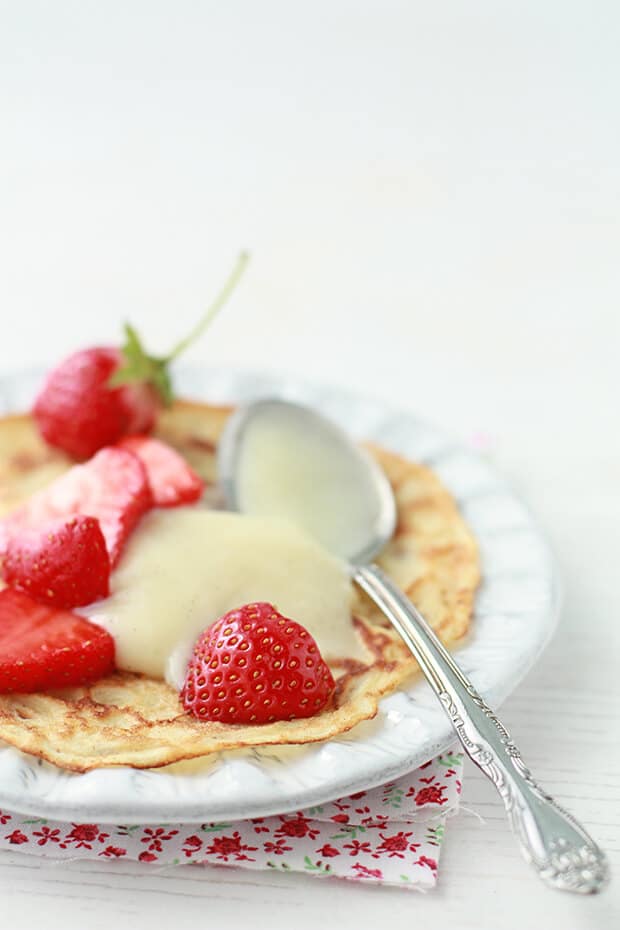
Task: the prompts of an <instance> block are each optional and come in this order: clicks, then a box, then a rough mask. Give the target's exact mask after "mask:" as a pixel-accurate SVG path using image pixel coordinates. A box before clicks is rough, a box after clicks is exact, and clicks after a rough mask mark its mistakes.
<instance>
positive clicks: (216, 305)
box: [166, 252, 250, 362]
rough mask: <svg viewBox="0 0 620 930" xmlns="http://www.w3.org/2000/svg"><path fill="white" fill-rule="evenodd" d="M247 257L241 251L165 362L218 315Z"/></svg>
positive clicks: (181, 350)
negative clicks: (206, 308)
mask: <svg viewBox="0 0 620 930" xmlns="http://www.w3.org/2000/svg"><path fill="white" fill-rule="evenodd" d="M249 259H250V256H249V255H248V253H247V252H241V254H240V255H239V257H238V259H237V262H236V264H235V267H234V268H233V270H232V271H231V273H230V275H229V277H228V280H227V281H226V283H225V284H224V287H223V288H222V290H221V291H220V292H219V294H218V295H217V297H216V298H215V300H214V301H213V303H212V304H211V306H210V307H209V309H208V310H207V312H206V313H205V315H204V316H203V318H202V319H201V320H200V321H199V322H198V324H197V325H196V326H195V327H194V328H193V330H192V331H191V333H189V335H188V336H186V337H185V339H181V341H180V342H179V343H177V345H176V346H175V347H174V349H173V350H172V352H170V354H169V355H167V356H166V361H167V362H172V361H173V360H174V359H175V358H178V357H179V355H181V353H182V352H185V350H186V349H187V348H188V347H189V346H190V345H191V344H192V343H193V342H196V341H197V340H198V339H200V337H201V336H202V334H203V333H204V331H205V329H206V328H207V327H208V326H209V324H210V323H212V322H213V320H214V319H215V317H216V316H217V315H218V313H219V312H220V310H221V309H222V307H223V306H224V304H225V303H226V301H227V300H228V298H229V297H230V295H231V294H232V292H233V291H234V289H235V288H236V286H237V284H238V283H239V280H240V278H241V276H242V275H243V272H244V271H245V268H246V265H247V263H248V261H249Z"/></svg>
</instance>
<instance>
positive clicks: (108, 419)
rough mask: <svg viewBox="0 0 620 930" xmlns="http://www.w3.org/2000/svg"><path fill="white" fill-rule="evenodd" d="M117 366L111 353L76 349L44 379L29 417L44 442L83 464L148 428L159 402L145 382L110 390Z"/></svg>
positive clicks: (115, 354)
mask: <svg viewBox="0 0 620 930" xmlns="http://www.w3.org/2000/svg"><path fill="white" fill-rule="evenodd" d="M121 364H122V353H121V352H120V350H119V349H114V348H101V347H99V348H93V349H82V350H81V351H80V352H75V353H74V354H73V355H70V356H69V357H68V358H66V359H65V360H64V361H63V362H61V363H60V365H58V367H57V368H54V370H53V371H52V372H51V373H50V374H49V375H48V377H47V380H46V381H45V384H44V385H43V390H42V391H41V393H40V394H39V396H38V397H37V399H36V401H35V404H34V409H33V414H34V418H35V420H36V422H37V426H38V427H39V432H40V433H41V435H42V436H43V438H44V439H45V441H46V442H47V443H49V445H51V446H56V447H57V448H59V449H62V450H63V451H64V452H67V453H68V454H69V455H71V456H72V457H73V458H76V459H86V458H90V456H91V455H94V453H95V452H97V450H98V449H101V448H102V447H103V446H108V445H113V444H114V443H115V442H116V441H117V439H119V438H120V437H121V436H126V435H128V434H129V433H145V432H148V431H149V430H150V429H152V427H153V424H154V422H155V417H156V414H157V411H158V409H159V407H160V401H159V398H158V395H157V393H156V391H155V390H153V389H152V387H150V385H148V384H146V383H144V382H143V383H138V384H124V385H121V386H119V387H111V386H110V379H111V378H112V375H113V374H114V373H115V372H117V371H118V370H119V368H120V367H121Z"/></svg>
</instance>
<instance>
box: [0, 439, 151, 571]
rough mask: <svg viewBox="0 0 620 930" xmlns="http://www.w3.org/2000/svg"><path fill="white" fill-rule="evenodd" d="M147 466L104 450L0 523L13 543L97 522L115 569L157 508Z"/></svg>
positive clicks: (124, 452)
mask: <svg viewBox="0 0 620 930" xmlns="http://www.w3.org/2000/svg"><path fill="white" fill-rule="evenodd" d="M152 503H153V501H152V498H151V491H150V488H149V484H148V480H147V477H146V471H145V469H144V465H143V464H142V462H141V461H140V459H139V458H137V456H135V455H133V453H131V452H128V451H127V449H102V450H101V451H100V452H98V453H97V455H95V456H94V457H93V458H92V459H90V461H88V462H86V463H85V464H84V465H74V466H73V468H70V469H69V471H68V472H66V473H65V474H64V475H61V476H60V477H59V478H57V479H56V480H55V481H53V482H52V484H50V485H48V487H46V488H43V490H42V491H39V492H38V493H37V494H35V495H34V496H33V497H31V498H30V500H28V501H27V502H26V503H25V504H24V505H23V507H20V508H19V510H16V511H14V512H13V513H11V514H9V515H8V517H6V518H5V520H4V521H2V523H0V537H4V538H7V539H8V540H10V539H12V538H14V537H15V536H22V535H24V533H26V532H27V531H28V530H37V529H40V528H41V527H43V526H44V525H45V524H47V523H49V522H50V521H52V520H55V519H58V518H63V519H67V518H68V517H74V516H78V515H79V514H84V515H85V516H89V517H95V518H96V519H97V520H98V521H99V524H100V526H101V532H102V533H103V536H104V539H105V542H106V547H107V550H108V553H109V556H110V564H111V565H112V567H114V565H115V564H116V562H117V561H118V558H119V556H120V553H121V550H122V547H123V545H124V544H125V541H126V539H127V537H128V536H129V534H130V533H131V531H132V529H133V528H134V526H135V525H136V523H137V522H138V520H139V519H140V517H141V516H142V514H143V513H145V511H146V510H148V509H149V507H151V506H152Z"/></svg>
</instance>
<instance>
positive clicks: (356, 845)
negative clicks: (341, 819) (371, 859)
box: [342, 840, 371, 856]
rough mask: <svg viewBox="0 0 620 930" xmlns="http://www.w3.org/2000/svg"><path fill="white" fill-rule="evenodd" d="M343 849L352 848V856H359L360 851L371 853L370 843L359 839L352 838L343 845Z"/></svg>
mask: <svg viewBox="0 0 620 930" xmlns="http://www.w3.org/2000/svg"><path fill="white" fill-rule="evenodd" d="M342 848H343V849H350V850H351V852H350V853H349V855H350V856H359V854H360V853H369V852H370V848H371V847H370V843H369V842H365V843H360V841H359V840H352V841H351V842H350V843H345V844H344V846H343V847H342Z"/></svg>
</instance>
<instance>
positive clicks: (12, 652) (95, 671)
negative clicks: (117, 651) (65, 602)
mask: <svg viewBox="0 0 620 930" xmlns="http://www.w3.org/2000/svg"><path fill="white" fill-rule="evenodd" d="M113 669H114V640H113V639H112V637H111V636H110V634H109V633H107V632H106V631H105V630H102V629H101V628H100V627H98V626H95V624H94V623H90V622H89V621H88V620H84V618H83V617H78V616H77V615H76V614H72V613H70V612H69V611H68V610H59V609H58V608H56V607H48V606H47V605H44V604H39V603H38V602H37V601H35V600H33V598H31V597H29V596H28V595H27V594H23V593H22V592H21V591H15V590H14V589H12V588H5V589H4V590H3V591H0V693H3V694H6V693H8V692H13V691H18V692H33V691H50V690H52V689H54V688H69V687H73V686H77V685H84V684H88V683H90V682H93V681H96V680H97V679H98V678H101V677H102V676H103V675H107V674H109V673H110V672H111V671H112V670H113Z"/></svg>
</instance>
